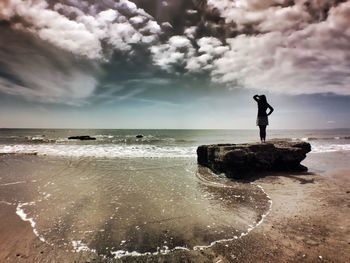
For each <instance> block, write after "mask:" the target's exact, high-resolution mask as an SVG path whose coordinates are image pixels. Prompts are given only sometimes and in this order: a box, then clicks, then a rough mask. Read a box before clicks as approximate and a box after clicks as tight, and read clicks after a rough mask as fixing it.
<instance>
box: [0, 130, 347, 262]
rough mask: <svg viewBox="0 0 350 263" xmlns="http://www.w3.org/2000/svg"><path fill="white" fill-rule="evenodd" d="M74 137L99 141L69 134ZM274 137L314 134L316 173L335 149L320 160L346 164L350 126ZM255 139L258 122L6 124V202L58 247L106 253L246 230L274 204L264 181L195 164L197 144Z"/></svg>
mask: <svg viewBox="0 0 350 263" xmlns="http://www.w3.org/2000/svg"><path fill="white" fill-rule="evenodd" d="M75 135H90V136H92V137H95V138H96V140H94V141H79V140H68V137H69V136H75ZM136 135H143V137H142V138H137V137H136ZM268 136H269V138H280V139H286V138H288V139H292V140H304V141H308V142H310V143H311V145H312V152H311V153H310V154H309V156H308V158H307V159H306V160H305V164H306V165H308V166H310V167H309V168H311V171H315V172H319V171H321V172H322V171H323V170H325V169H326V168H327V167H326V166H327V165H326V163H327V161H322V164H321V163H319V160H320V159H322V157H320V156H326V155H329V154H332V155H334V156H335V155H336V157H333V159H332V158H331V159H329V158H323V160H329V162H332V163H333V162H334V158H335V159H337V160H341V159H342V158H343V161H342V162H341V164H342V165H343V166H344V167H345V168H346V167H347V165H348V163H347V161H346V159H347V158H348V157H349V153H350V147H349V146H350V130H347V129H342V130H271V131H269V132H268ZM257 137H258V132H257V131H256V130H43V129H41V130H28V129H14V130H11V129H3V130H0V153H6V155H3V156H2V157H1V158H0V189H1V191H0V201H1V202H2V203H3V204H9V205H14V206H16V213H17V215H18V216H19V217H20V218H21V219H23V220H25V221H28V222H29V223H30V225H31V226H32V228H33V233H34V234H35V235H36V236H37V237H38V238H39V239H40V240H41V241H42V242H46V243H47V244H50V245H52V246H54V247H56V248H58V249H65V250H72V251H76V252H77V253H82V252H84V251H88V252H90V253H96V254H99V255H103V256H108V257H122V256H125V255H134V256H136V255H143V254H149V253H152V254H157V253H169V252H171V251H173V250H176V249H186V250H188V249H200V248H202V247H207V246H211V245H213V244H215V242H221V241H223V240H230V239H238V238H241V237H242V236H244V235H246V234H247V233H249V231H251V230H253V229H254V228H255V227H256V226H258V225H259V224H260V223H261V222H262V220H263V219H264V217H265V216H266V215H268V213H269V211H270V209H271V206H273V204H272V203H271V200H270V198H269V197H268V195H267V194H266V193H265V192H264V189H262V188H261V187H260V186H259V185H257V184H255V183H241V182H234V181H231V180H228V179H226V178H225V177H224V176H218V175H214V174H212V173H211V172H210V171H209V170H207V169H205V168H203V167H199V166H198V165H197V163H196V148H197V146H198V145H201V144H211V143H243V142H254V141H257ZM13 154H15V155H13ZM33 154H35V155H33ZM344 158H345V159H344ZM332 160H333V161H332ZM322 165H323V166H322ZM338 167H341V165H338Z"/></svg>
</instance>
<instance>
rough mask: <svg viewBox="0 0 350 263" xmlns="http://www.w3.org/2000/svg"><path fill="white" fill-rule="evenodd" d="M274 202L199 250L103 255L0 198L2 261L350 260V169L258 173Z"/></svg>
mask: <svg viewBox="0 0 350 263" xmlns="http://www.w3.org/2000/svg"><path fill="white" fill-rule="evenodd" d="M254 183H256V184H259V185H261V186H262V187H263V189H264V190H265V192H266V193H267V194H268V195H269V196H270V198H271V200H272V202H273V204H272V209H271V211H270V213H269V214H268V216H267V217H266V218H265V219H264V221H263V222H262V224H260V225H259V226H258V227H256V228H255V229H254V230H252V231H251V232H250V233H249V234H248V235H246V236H244V237H242V238H240V239H237V240H234V241H229V242H222V243H219V244H216V245H214V246H212V247H211V248H208V249H203V250H198V251H176V252H172V253H170V254H167V255H158V256H142V257H123V258H121V259H108V258H101V257H98V256H97V255H95V254H94V253H91V252H85V251H82V252H79V253H77V252H72V251H66V250H63V249H60V248H57V247H53V246H50V245H48V244H46V243H44V242H41V241H40V240H39V239H38V238H37V237H36V236H35V235H34V233H33V230H32V228H31V226H30V222H28V221H22V220H21V219H20V218H19V216H17V215H16V205H15V204H11V203H6V202H0V239H1V242H0V262H215V263H219V262H221V263H225V262H350V170H348V169H343V170H339V171H333V172H327V173H326V174H322V175H317V174H308V175H290V174H280V175H269V176H265V177H263V178H259V179H256V180H255V181H254Z"/></svg>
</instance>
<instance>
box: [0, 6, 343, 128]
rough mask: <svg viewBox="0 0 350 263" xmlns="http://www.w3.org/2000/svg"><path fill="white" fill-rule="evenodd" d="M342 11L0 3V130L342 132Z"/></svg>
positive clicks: (336, 8) (340, 8) (329, 8)
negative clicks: (264, 124)
mask: <svg viewBox="0 0 350 263" xmlns="http://www.w3.org/2000/svg"><path fill="white" fill-rule="evenodd" d="M349 24H350V1H349V0H347V1H346V0H130V1H129V0H119V1H118V0H58V1H54V0H46V1H45V0H26V1H22V0H1V1H0V111H1V113H0V127H42V128H50V127H57V128H59V127H62V128H234V129H241V128H254V125H255V116H256V104H255V102H254V101H253V100H252V96H253V95H254V94H266V95H267V97H268V101H269V102H270V104H271V105H272V106H274V108H275V112H274V114H273V115H272V116H271V125H270V126H271V128H275V129H279V128H297V129H300V128H345V127H347V128H350V27H349Z"/></svg>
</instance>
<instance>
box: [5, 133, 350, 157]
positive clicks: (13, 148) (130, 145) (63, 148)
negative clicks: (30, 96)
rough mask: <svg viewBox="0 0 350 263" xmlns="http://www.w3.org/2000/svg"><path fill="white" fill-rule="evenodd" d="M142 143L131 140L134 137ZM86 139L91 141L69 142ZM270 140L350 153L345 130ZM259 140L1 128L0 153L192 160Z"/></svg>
mask: <svg viewBox="0 0 350 263" xmlns="http://www.w3.org/2000/svg"><path fill="white" fill-rule="evenodd" d="M140 134H141V135H143V138H136V135H140ZM77 135H90V136H92V137H95V138H96V140H95V141H77V140H68V137H70V136H77ZM268 138H270V139H275V138H278V139H285V138H287V139H293V140H297V139H299V140H303V141H308V142H310V143H311V144H312V146H313V147H312V151H313V152H315V153H316V152H318V153H322V152H334V151H349V150H350V129H335V130H271V131H269V130H268ZM254 141H258V131H257V130H76V129H73V130H70V129H1V130H0V152H2V153H33V152H36V153H38V154H39V155H50V156H71V157H73V156H74V157H105V158H115V157H121V158H123V157H127V158H133V157H135V158H140V157H145V158H161V157H184V158H191V157H196V148H197V147H198V145H201V144H215V143H245V142H254Z"/></svg>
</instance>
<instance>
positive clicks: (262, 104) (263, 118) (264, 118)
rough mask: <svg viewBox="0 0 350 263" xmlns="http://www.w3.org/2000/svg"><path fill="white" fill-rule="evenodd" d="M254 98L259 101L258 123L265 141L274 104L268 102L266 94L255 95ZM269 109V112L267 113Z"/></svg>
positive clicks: (262, 140) (261, 136) (261, 137)
mask: <svg viewBox="0 0 350 263" xmlns="http://www.w3.org/2000/svg"><path fill="white" fill-rule="evenodd" d="M253 99H254V100H255V101H256V102H257V103H258V117H257V118H256V125H257V126H259V129H260V140H261V142H265V140H266V126H267V125H269V119H268V116H269V115H271V113H272V112H273V111H274V109H273V108H272V106H271V105H270V104H268V103H267V100H266V96H265V95H254V97H253ZM267 109H269V110H270V111H269V113H266V111H267Z"/></svg>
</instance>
